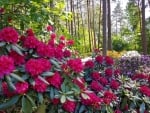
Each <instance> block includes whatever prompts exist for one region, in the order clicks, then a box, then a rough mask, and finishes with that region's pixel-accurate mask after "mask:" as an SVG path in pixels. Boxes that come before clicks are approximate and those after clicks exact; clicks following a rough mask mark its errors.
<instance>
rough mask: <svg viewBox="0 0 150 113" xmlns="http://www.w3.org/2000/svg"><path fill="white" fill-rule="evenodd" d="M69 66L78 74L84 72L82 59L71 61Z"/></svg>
mask: <svg viewBox="0 0 150 113" xmlns="http://www.w3.org/2000/svg"><path fill="white" fill-rule="evenodd" d="M67 64H68V66H69V67H70V68H71V69H72V70H73V71H74V72H76V73H80V72H81V71H82V70H83V65H82V61H81V59H78V58H77V59H70V60H68V62H67Z"/></svg>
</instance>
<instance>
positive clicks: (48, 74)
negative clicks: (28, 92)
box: [42, 71, 54, 77]
mask: <svg viewBox="0 0 150 113" xmlns="http://www.w3.org/2000/svg"><path fill="white" fill-rule="evenodd" d="M53 75H54V73H53V72H50V71H49V72H44V73H42V76H45V77H46V76H53Z"/></svg>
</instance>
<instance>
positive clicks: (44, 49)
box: [37, 43, 54, 58]
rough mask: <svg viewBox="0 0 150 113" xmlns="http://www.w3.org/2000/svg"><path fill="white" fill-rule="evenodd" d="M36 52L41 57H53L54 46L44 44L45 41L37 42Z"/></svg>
mask: <svg viewBox="0 0 150 113" xmlns="http://www.w3.org/2000/svg"><path fill="white" fill-rule="evenodd" d="M37 53H38V55H40V56H41V57H48V58H52V57H54V48H52V47H51V46H49V45H46V44H45V43H39V45H38V47H37Z"/></svg>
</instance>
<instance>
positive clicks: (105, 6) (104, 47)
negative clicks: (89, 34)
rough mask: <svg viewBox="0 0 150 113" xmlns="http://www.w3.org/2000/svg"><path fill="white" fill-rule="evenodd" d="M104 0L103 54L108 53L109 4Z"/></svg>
mask: <svg viewBox="0 0 150 113" xmlns="http://www.w3.org/2000/svg"><path fill="white" fill-rule="evenodd" d="M106 3H107V2H106V0H103V55H104V56H106V55H107V17H106V16H107V4H106Z"/></svg>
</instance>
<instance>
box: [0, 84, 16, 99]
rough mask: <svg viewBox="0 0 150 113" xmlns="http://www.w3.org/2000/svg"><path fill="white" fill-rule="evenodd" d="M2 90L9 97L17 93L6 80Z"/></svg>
mask: <svg viewBox="0 0 150 113" xmlns="http://www.w3.org/2000/svg"><path fill="white" fill-rule="evenodd" d="M2 92H3V94H4V95H5V96H7V97H12V96H14V95H15V94H16V92H15V91H10V89H9V86H8V85H7V83H6V82H2Z"/></svg>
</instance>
